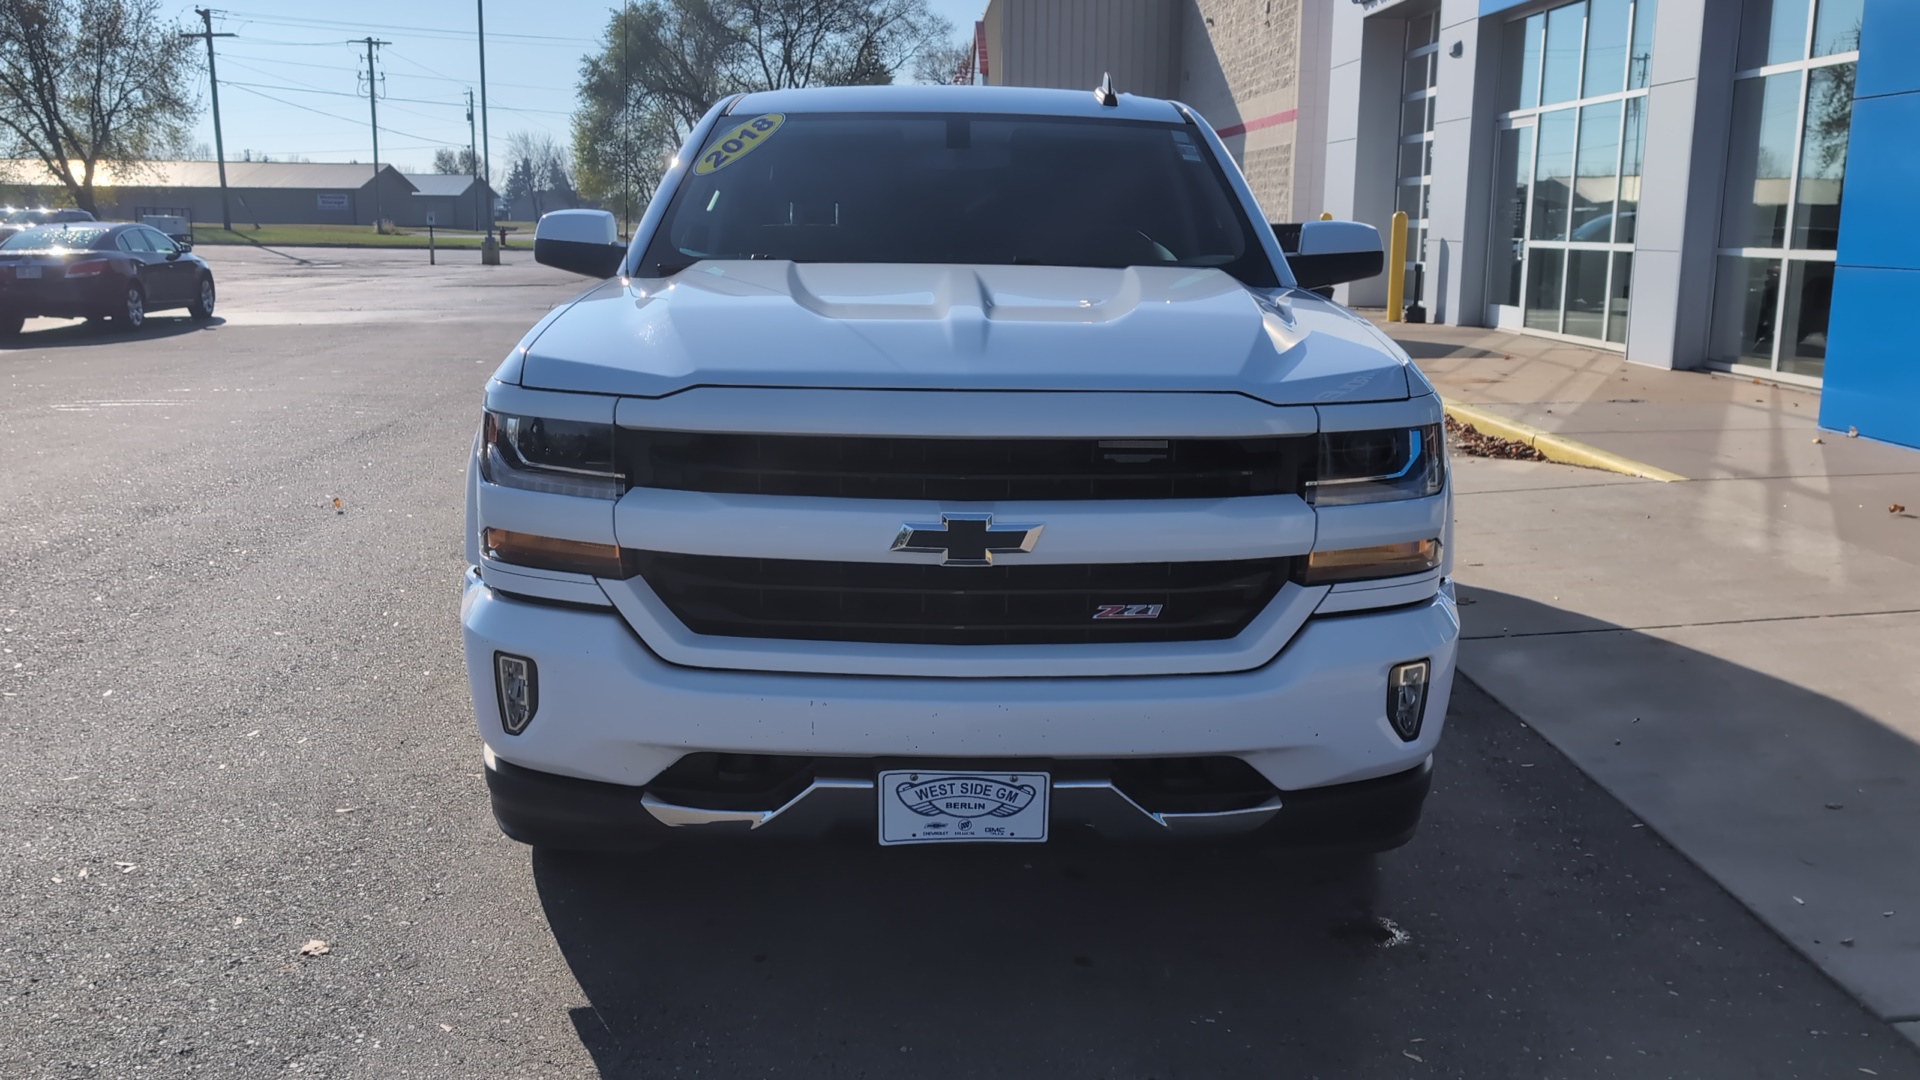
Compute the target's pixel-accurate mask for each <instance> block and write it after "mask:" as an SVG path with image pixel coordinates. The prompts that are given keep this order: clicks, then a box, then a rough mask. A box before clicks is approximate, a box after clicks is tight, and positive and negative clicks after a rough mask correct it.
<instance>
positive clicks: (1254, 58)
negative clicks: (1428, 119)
mask: <svg viewBox="0 0 1920 1080" xmlns="http://www.w3.org/2000/svg"><path fill="white" fill-rule="evenodd" d="M1302 2H1303V0H1188V3H1187V5H1186V7H1187V11H1186V13H1185V15H1186V17H1185V20H1184V23H1183V25H1182V28H1181V29H1182V34H1181V50H1180V52H1181V57H1180V59H1181V87H1180V90H1179V95H1180V97H1181V98H1182V99H1183V100H1185V101H1186V102H1187V103H1188V104H1190V105H1192V106H1193V107H1194V108H1196V109H1198V110H1200V113H1201V115H1203V116H1205V117H1206V118H1207V121H1208V122H1209V123H1211V124H1213V125H1214V127H1216V128H1220V129H1222V134H1223V135H1225V136H1227V140H1226V141H1227V149H1228V150H1230V151H1232V153H1233V155H1234V157H1235V158H1236V159H1237V160H1239V162H1240V167H1241V170H1242V171H1244V172H1245V173H1246V174H1247V183H1248V184H1249V185H1250V186H1251V187H1252V188H1253V194H1254V197H1255V198H1256V199H1258V200H1260V207H1261V209H1262V210H1264V211H1266V213H1267V216H1268V217H1269V218H1271V219H1273V220H1275V221H1279V220H1286V219H1288V218H1290V217H1292V216H1293V212H1294V207H1293V203H1294V188H1295V181H1296V177H1295V175H1294V163H1295V158H1296V155H1295V153H1294V142H1295V138H1294V136H1295V128H1296V127H1297V126H1298V125H1297V118H1298V110H1299V106H1300V98H1301V94H1300V86H1299V83H1300V68H1301V63H1300V61H1301V36H1300V14H1301V4H1302ZM1309 2H1313V0H1309ZM1317 2H1322V3H1324V2H1326V0H1317ZM1241 125H1246V127H1245V128H1244V130H1242V129H1241ZM1315 159H1316V160H1317V155H1315Z"/></svg>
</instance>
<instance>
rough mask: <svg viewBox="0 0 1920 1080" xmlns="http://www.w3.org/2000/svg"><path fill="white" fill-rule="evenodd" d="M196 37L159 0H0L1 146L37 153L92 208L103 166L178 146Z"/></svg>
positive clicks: (5, 150) (134, 167) (135, 161)
mask: <svg viewBox="0 0 1920 1080" xmlns="http://www.w3.org/2000/svg"><path fill="white" fill-rule="evenodd" d="M195 45H196V43H195V42H194V40H193V39H191V38H187V37H183V36H181V27H180V26H179V25H178V24H176V23H174V22H171V21H169V20H167V19H165V18H163V17H161V15H160V0H0V154H4V155H5V156H9V157H21V158H38V159H39V160H40V161H41V163H43V164H44V165H45V166H46V167H47V169H48V171H49V172H51V173H52V174H53V176H54V177H55V179H57V180H58V181H59V182H60V183H61V184H64V185H65V186H66V188H67V191H68V192H69V193H70V194H71V195H72V196H73V201H74V203H75V204H76V205H77V206H79V207H80V208H81V209H84V210H89V211H91V210H94V209H95V208H96V207H95V202H94V192H93V188H94V182H95V178H96V177H97V176H98V174H99V172H100V170H101V168H102V167H103V166H106V167H111V168H114V169H116V170H119V171H123V172H137V171H138V167H139V163H141V162H143V161H150V160H153V159H155V158H158V157H162V156H166V155H170V154H178V153H181V152H183V151H184V150H185V149H186V148H187V145H188V142H187V135H188V130H189V127H190V125H191V124H192V122H193V119H194V117H195V116H196V115H197V114H198V112H199V98H198V91H197V89H196V88H197V85H198V82H197V75H198V72H199V65H200V62H201V61H200V54H199V53H198V52H196V51H195Z"/></svg>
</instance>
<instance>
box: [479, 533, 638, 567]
mask: <svg viewBox="0 0 1920 1080" xmlns="http://www.w3.org/2000/svg"><path fill="white" fill-rule="evenodd" d="M484 539H485V542H486V543H485V546H486V551H487V558H489V559H498V560H500V561H501V562H503V563H512V564H513V565H515V566H527V567H532V568H533V569H536V570H559V571H561V572H563V573H568V574H592V575H593V576H594V577H604V578H625V577H630V576H631V575H630V574H628V573H627V567H626V560H625V559H624V558H622V557H621V554H620V548H619V547H618V546H617V545H614V544H588V543H583V542H581V541H579V540H560V539H556V538H554V537H551V536H535V535H534V534H532V533H523V532H511V531H509V530H507V529H488V530H486V533H485V536H484Z"/></svg>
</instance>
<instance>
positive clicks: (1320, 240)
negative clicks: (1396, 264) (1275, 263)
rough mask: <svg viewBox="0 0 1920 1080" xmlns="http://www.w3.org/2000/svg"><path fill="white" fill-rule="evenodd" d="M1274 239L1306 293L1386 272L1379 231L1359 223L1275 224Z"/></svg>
mask: <svg viewBox="0 0 1920 1080" xmlns="http://www.w3.org/2000/svg"><path fill="white" fill-rule="evenodd" d="M1273 235H1274V237H1275V238H1276V239H1278V240H1279V241H1280V250H1281V251H1283V252H1285V253H1286V256H1287V266H1288V267H1289V268H1291V269H1292V270H1293V276H1294V279H1295V280H1296V281H1298V282H1299V283H1300V287H1301V288H1303V289H1321V288H1325V287H1326V286H1328V285H1338V284H1340V283H1341V282H1343V281H1360V280H1362V279H1365V278H1370V277H1373V276H1374V275H1376V274H1378V273H1380V272H1381V271H1382V270H1384V269H1386V265H1387V253H1386V252H1385V251H1384V250H1382V249H1381V247H1380V230H1378V229H1376V228H1374V227H1373V226H1371V225H1367V224H1364V223H1362V222H1358V221H1304V222H1301V223H1299V224H1297V225H1292V224H1281V223H1275V224H1274V225H1273Z"/></svg>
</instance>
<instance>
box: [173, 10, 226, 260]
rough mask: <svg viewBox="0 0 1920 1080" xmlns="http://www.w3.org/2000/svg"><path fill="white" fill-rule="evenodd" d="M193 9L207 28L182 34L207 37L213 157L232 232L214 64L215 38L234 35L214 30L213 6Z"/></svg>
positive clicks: (223, 223)
mask: <svg viewBox="0 0 1920 1080" xmlns="http://www.w3.org/2000/svg"><path fill="white" fill-rule="evenodd" d="M193 10H194V13H195V14H197V15H199V16H200V22H201V24H202V25H203V26H205V27H206V30H205V31H204V32H203V33H198V34H182V35H180V36H181V37H197V38H206V39H207V80H208V81H209V82H210V83H211V84H212V85H213V157H214V160H215V161H217V162H219V164H220V227H221V228H223V229H225V230H227V231H228V232H232V231H233V211H232V210H231V209H229V208H228V206H227V148H226V144H225V143H224V142H223V141H222V140H221V138H220V72H219V70H218V69H216V68H215V67H214V66H213V39H214V38H217V37H233V36H234V35H232V34H216V33H214V32H213V9H212V8H194V9H193Z"/></svg>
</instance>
